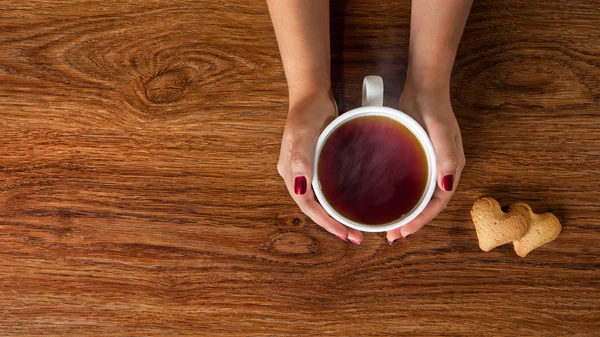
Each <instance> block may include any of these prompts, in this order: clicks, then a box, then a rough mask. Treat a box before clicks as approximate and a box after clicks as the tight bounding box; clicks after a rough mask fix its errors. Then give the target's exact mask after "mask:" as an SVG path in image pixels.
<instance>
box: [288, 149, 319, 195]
mask: <svg viewBox="0 0 600 337" xmlns="http://www.w3.org/2000/svg"><path fill="white" fill-rule="evenodd" d="M313 153H314V150H307V148H306V147H303V148H302V150H300V149H298V148H297V147H295V148H294V150H293V152H292V153H291V155H290V170H291V177H292V183H293V186H294V193H295V194H296V195H304V194H306V192H308V191H309V190H310V188H311V184H310V182H311V181H312V175H313V169H312V165H313V158H312V156H313Z"/></svg>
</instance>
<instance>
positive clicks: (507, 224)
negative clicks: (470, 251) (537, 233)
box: [471, 198, 527, 252]
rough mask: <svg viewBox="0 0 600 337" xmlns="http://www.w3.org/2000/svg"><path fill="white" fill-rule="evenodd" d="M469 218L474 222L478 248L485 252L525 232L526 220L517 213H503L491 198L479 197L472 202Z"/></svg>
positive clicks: (513, 239) (515, 238)
mask: <svg viewBox="0 0 600 337" xmlns="http://www.w3.org/2000/svg"><path fill="white" fill-rule="evenodd" d="M471 218H472V219H473V223H474V224H475V230H476V231H477V238H478V239H479V248H481V250H483V251H485V252H489V251H490V250H492V249H494V248H496V247H498V246H500V245H503V244H505V243H509V242H513V241H516V240H519V239H521V238H522V237H523V236H524V235H525V233H526V232H527V221H526V219H525V218H524V217H523V216H521V215H520V214H518V213H514V214H510V212H509V213H504V212H503V211H502V209H501V208H500V204H498V202H497V201H496V200H495V199H493V198H481V199H479V200H477V201H475V203H474V204H473V209H471Z"/></svg>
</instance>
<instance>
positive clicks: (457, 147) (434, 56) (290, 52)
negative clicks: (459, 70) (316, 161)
mask: <svg viewBox="0 0 600 337" xmlns="http://www.w3.org/2000/svg"><path fill="white" fill-rule="evenodd" d="M267 4H268V6H269V12H270V14H271V19H272V21H273V26H274V28H275V34H276V36H277V42H278V44H279V50H280V53H281V59H282V62H283V67H284V70H285V75H286V79H287V83H288V89H289V111H288V117H287V122H286V126H285V129H284V132H283V138H282V142H281V151H280V157H279V162H278V164H277V170H278V172H279V174H280V175H281V177H282V178H283V180H284V182H285V185H286V187H287V189H288V192H289V193H290V195H291V196H292V198H293V199H294V201H295V202H296V203H297V204H298V206H299V207H300V209H301V210H302V212H304V213H305V214H306V215H307V216H309V217H310V218H311V219H312V220H313V221H314V222H315V223H316V224H318V225H319V226H321V227H323V228H324V229H325V230H327V231H328V232H330V233H332V234H334V235H336V236H338V237H339V238H340V239H342V240H344V241H345V240H350V241H352V242H354V243H355V244H361V243H362V240H363V233H362V232H360V231H358V230H355V229H352V228H348V227H346V226H344V225H342V224H341V223H339V222H337V221H336V220H334V219H333V218H331V217H330V216H329V215H328V214H327V213H326V212H325V210H324V209H323V208H322V207H321V205H320V204H319V203H318V201H317V199H316V198H315V195H314V193H313V191H312V188H311V185H310V182H311V180H312V173H313V172H312V171H313V170H312V167H313V166H312V165H313V155H314V146H315V143H316V141H317V138H318V137H319V134H320V132H321V131H322V130H323V129H324V128H325V127H326V126H327V124H329V123H330V122H331V121H332V120H333V119H334V118H335V117H336V116H337V106H336V104H335V101H334V99H333V94H332V92H331V78H330V49H329V48H330V47H329V1H326V0H267ZM471 4H472V0H413V1H412V8H411V23H410V41H409V59H408V71H407V75H406V83H405V86H404V91H403V92H402V95H401V97H400V102H399V106H400V110H402V111H404V112H406V113H408V114H409V115H411V116H412V117H413V118H414V119H415V120H417V121H418V122H419V123H420V124H421V125H422V126H423V127H424V128H425V130H426V131H427V133H428V134H429V137H430V138H431V141H432V143H433V146H434V149H435V152H436V158H437V163H436V166H437V171H438V177H437V187H436V190H435V192H434V195H433V198H432V199H431V201H430V202H429V204H428V205H427V207H426V208H425V210H424V211H423V212H422V213H421V214H420V215H419V216H418V217H416V218H415V219H414V220H412V221H411V222H410V223H409V224H407V225H405V226H403V227H401V228H399V229H396V230H392V231H389V232H387V239H388V241H389V242H390V243H392V242H394V241H396V240H397V239H399V238H401V237H403V238H405V237H407V236H408V235H411V234H414V233H415V232H417V231H418V230H419V229H421V228H422V227H423V226H425V225H426V224H427V223H429V222H431V221H432V220H433V219H434V218H435V217H436V216H437V215H438V214H439V213H440V212H441V211H442V210H443V209H444V208H445V207H446V205H447V204H448V202H449V201H450V198H451V197H452V194H453V193H454V191H455V189H456V186H457V185H458V182H459V180H460V175H461V172H462V169H463V167H464V166H465V155H464V152H463V145H462V138H461V134H460V129H459V126H458V123H457V121H456V118H455V116H454V112H453V110H452V105H451V103H450V74H451V72H452V66H453V64H454V58H455V56H456V51H457V49H458V44H459V42H460V38H461V35H462V32H463V29H464V26H465V23H466V21H467V17H468V15H469V11H470V8H471Z"/></svg>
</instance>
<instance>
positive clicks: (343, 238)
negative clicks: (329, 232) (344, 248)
mask: <svg viewBox="0 0 600 337" xmlns="http://www.w3.org/2000/svg"><path fill="white" fill-rule="evenodd" d="M336 236H337V237H338V239H340V240H342V241H344V242H346V238H345V237H343V236H339V235H336Z"/></svg>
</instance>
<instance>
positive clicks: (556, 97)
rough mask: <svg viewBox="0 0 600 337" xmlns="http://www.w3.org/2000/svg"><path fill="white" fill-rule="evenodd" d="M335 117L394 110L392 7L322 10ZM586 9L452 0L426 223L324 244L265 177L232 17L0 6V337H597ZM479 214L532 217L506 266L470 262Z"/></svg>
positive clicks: (396, 48) (593, 54) (138, 4)
mask: <svg viewBox="0 0 600 337" xmlns="http://www.w3.org/2000/svg"><path fill="white" fill-rule="evenodd" d="M332 6H333V10H332V17H333V20H332V27H333V28H332V35H333V43H332V44H333V49H332V54H333V70H332V72H333V80H334V88H335V92H336V94H337V95H338V98H339V99H340V103H341V108H342V109H343V110H347V109H351V108H353V107H356V106H357V105H358V103H359V99H360V92H359V91H360V86H361V80H362V77H363V76H365V75H368V74H379V75H382V76H383V77H384V78H385V82H386V95H387V96H386V101H385V104H386V105H389V106H392V107H397V101H398V98H399V95H400V93H401V91H402V86H403V80H404V74H405V71H406V63H407V45H408V24H409V18H410V13H409V7H410V3H409V1H406V0H404V1H384V0H379V1H375V0H369V1H367V0H363V1H341V0H340V1H334V3H333V4H332ZM599 41H600V10H599V6H598V3H596V2H594V1H587V0H577V1H567V0H559V1H554V2H537V1H528V2H525V1H518V0H503V1H491V0H489V1H476V2H475V4H474V6H473V10H472V14H471V16H470V18H469V22H468V24H467V27H466V30H465V34H464V36H463V40H462V43H461V46H460V50H459V53H458V57H457V60H456V64H455V69H454V75H453V85H452V99H453V106H454V109H455V112H456V115H457V117H458V119H459V122H460V125H461V128H462V132H463V137H464V143H465V151H466V156H467V166H466V168H465V170H464V172H463V176H462V180H461V184H460V186H459V189H458V191H457V192H456V194H455V196H454V198H453V200H452V201H451V203H450V205H449V206H448V208H447V209H446V210H445V211H444V212H443V213H442V214H441V215H440V216H439V217H438V218H437V219H436V220H435V221H433V222H432V223H431V224H430V225H428V226H426V227H425V228H424V229H423V230H421V231H420V232H418V233H417V234H415V235H413V236H410V237H408V238H407V239H403V240H400V241H399V242H397V243H395V244H394V245H393V246H391V247H390V246H389V245H388V244H387V242H386V240H385V237H384V235H382V234H368V235H365V242H364V244H363V246H360V247H359V246H355V245H352V244H345V243H343V242H341V241H339V240H338V239H336V238H335V237H333V236H332V235H328V234H327V233H325V232H324V231H323V230H321V229H320V228H318V227H317V226H316V225H314V224H313V223H312V222H311V221H310V220H308V219H307V218H306V217H305V216H304V215H303V214H302V213H301V212H300V211H299V210H298V208H297V207H296V206H295V205H294V203H293V202H292V200H291V198H290V197H289V196H288V195H287V192H286V190H285V188H284V185H283V184H282V182H281V181H280V179H279V177H278V175H277V172H276V169H275V164H276V161H277V157H278V151H279V142H280V136H281V133H282V129H283V125H284V122H285V115H286V104H287V93H286V84H285V78H284V74H283V70H282V66H281V62H280V60H279V53H278V50H277V44H276V41H275V36H274V33H273V30H272V27H271V24H270V19H269V16H268V12H267V9H266V6H265V4H264V2H263V1H262V0H253V1H242V0H237V1H209V0H193V1H192V0H190V1H142V0H139V1H105V2H100V1H87V0H86V1H84V0H77V1H66V0H62V1H41V0H39V1H16V0H4V1H3V2H2V8H1V9H0V46H1V48H0V141H1V146H0V335H1V336H36V335H47V336H59V335H71V336H87V335H97V336H102V335H103V336H106V335H120V336H317V335H321V336H599V335H600V332H599V331H600V292H599V288H600V259H599V256H600V225H599V223H598V221H599V220H598V217H599V215H600V206H599V200H600V187H599V184H598V182H599V179H598V178H599V174H600V107H599V101H600V84H599V83H600V47H599ZM481 196H492V197H495V198H497V199H498V200H499V201H500V202H501V203H502V204H504V205H506V204H509V203H511V202H514V201H517V200H521V201H526V202H529V203H530V204H531V205H532V207H533V208H534V210H535V211H537V212H546V211H550V212H553V213H555V214H556V215H557V216H558V217H559V218H560V220H561V221H562V223H563V226H564V227H563V232H562V234H561V236H560V237H559V238H558V239H557V240H556V241H555V242H552V243H551V244H549V245H546V246H544V247H542V248H540V249H538V250H536V251H534V252H533V253H531V254H530V255H529V256H527V257H526V258H519V257H517V256H516V254H515V253H514V251H513V248H512V246H511V245H506V246H502V247H499V248H497V249H495V250H493V251H491V252H489V253H484V252H482V251H480V250H479V248H478V246H477V240H476V236H475V231H474V228H473V225H472V223H471V221H470V216H469V209H470V207H471V205H472V203H473V201H474V200H475V199H477V198H478V197H481Z"/></svg>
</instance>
